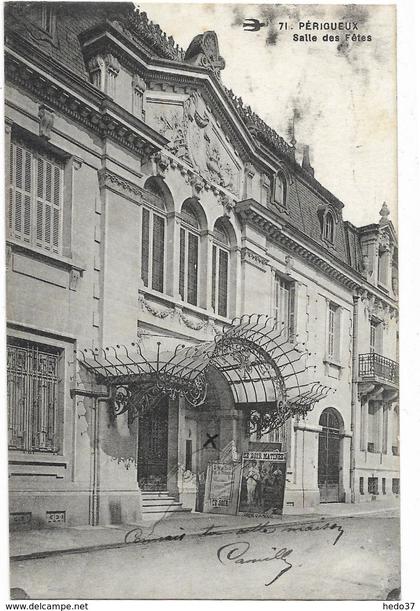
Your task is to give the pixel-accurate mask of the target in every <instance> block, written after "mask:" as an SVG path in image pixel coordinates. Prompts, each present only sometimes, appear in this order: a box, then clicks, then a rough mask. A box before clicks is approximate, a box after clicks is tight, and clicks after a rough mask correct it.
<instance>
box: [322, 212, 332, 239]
mask: <svg viewBox="0 0 420 611" xmlns="http://www.w3.org/2000/svg"><path fill="white" fill-rule="evenodd" d="M324 223H325V228H324V238H325V239H326V240H327V241H328V242H331V244H332V243H333V242H334V219H333V216H332V214H331V212H327V214H326V215H325V221H324Z"/></svg>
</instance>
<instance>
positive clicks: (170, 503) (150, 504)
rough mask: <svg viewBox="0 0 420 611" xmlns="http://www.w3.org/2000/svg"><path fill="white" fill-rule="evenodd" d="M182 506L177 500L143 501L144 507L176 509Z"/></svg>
mask: <svg viewBox="0 0 420 611" xmlns="http://www.w3.org/2000/svg"><path fill="white" fill-rule="evenodd" d="M181 504H182V503H179V502H178V501H176V500H175V499H143V502H142V506H143V507H172V506H174V507H175V506H176V505H181Z"/></svg>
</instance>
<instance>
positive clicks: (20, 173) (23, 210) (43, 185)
mask: <svg viewBox="0 0 420 611" xmlns="http://www.w3.org/2000/svg"><path fill="white" fill-rule="evenodd" d="M63 175H64V169H63V166H62V164H61V163H59V162H57V161H56V160H53V159H52V158H50V157H49V156H48V155H47V154H42V153H40V152H39V151H36V150H33V149H31V148H30V147H28V146H27V145H26V144H24V143H22V142H17V141H12V142H11V144H10V166H9V184H10V186H9V206H8V215H9V218H8V230H9V235H10V237H13V238H15V239H17V240H22V241H23V242H27V243H29V244H32V245H34V246H39V247H40V248H43V249H45V250H50V251H52V252H56V253H59V252H60V250H61V234H62V217H63Z"/></svg>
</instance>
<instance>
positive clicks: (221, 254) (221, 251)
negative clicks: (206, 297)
mask: <svg viewBox="0 0 420 611" xmlns="http://www.w3.org/2000/svg"><path fill="white" fill-rule="evenodd" d="M217 225H219V227H220V228H219V227H217ZM218 233H219V234H224V237H225V241H224V240H223V239H220V237H219V236H218ZM230 268H231V242H230V237H229V234H228V232H227V230H226V228H225V227H224V226H223V221H222V219H220V218H219V219H217V221H216V222H215V224H214V230H213V246H212V285H211V305H212V308H213V310H214V313H215V314H218V315H219V316H223V317H225V318H226V317H227V316H228V313H229V308H230V298H229V285H230V282H229V280H230Z"/></svg>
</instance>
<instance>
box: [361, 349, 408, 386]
mask: <svg viewBox="0 0 420 611" xmlns="http://www.w3.org/2000/svg"><path fill="white" fill-rule="evenodd" d="M359 377H360V378H361V379H362V380H376V379H378V380H382V381H385V382H391V383H392V384H396V385H397V384H398V382H399V372H398V363H396V362H395V361H392V360H391V359H388V358H386V357H385V356H382V355H381V354H376V352H370V353H369V354H360V355H359Z"/></svg>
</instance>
